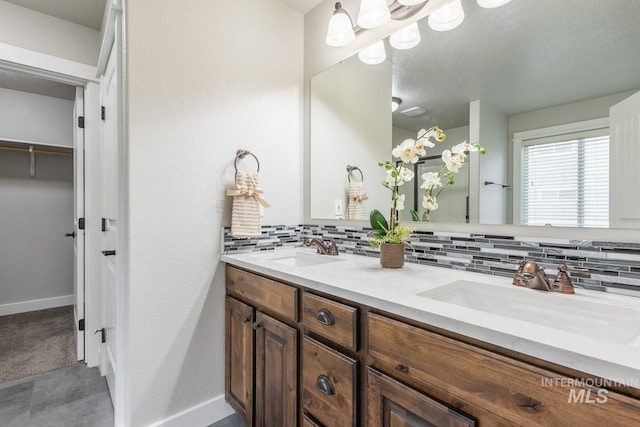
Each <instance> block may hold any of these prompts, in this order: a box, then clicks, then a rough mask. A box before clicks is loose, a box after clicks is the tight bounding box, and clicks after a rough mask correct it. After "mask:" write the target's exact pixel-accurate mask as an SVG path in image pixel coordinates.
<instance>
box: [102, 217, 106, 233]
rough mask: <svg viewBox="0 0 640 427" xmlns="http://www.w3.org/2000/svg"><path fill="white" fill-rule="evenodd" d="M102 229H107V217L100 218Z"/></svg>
mask: <svg viewBox="0 0 640 427" xmlns="http://www.w3.org/2000/svg"><path fill="white" fill-rule="evenodd" d="M102 231H107V218H102Z"/></svg>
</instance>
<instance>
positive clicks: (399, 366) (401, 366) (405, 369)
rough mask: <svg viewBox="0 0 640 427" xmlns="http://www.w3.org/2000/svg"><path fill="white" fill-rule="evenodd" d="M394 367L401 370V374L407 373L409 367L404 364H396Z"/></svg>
mask: <svg viewBox="0 0 640 427" xmlns="http://www.w3.org/2000/svg"><path fill="white" fill-rule="evenodd" d="M396 369H397V370H398V371H400V372H402V373H403V374H408V373H409V368H408V367H407V366H406V365H398V366H396Z"/></svg>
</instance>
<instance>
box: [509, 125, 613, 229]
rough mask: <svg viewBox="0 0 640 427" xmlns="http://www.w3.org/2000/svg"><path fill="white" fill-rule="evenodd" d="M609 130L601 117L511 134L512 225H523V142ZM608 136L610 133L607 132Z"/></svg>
mask: <svg viewBox="0 0 640 427" xmlns="http://www.w3.org/2000/svg"><path fill="white" fill-rule="evenodd" d="M603 128H607V129H608V128H609V117H602V118H598V119H592V120H584V121H580V122H573V123H566V124H563V125H558V126H550V127H545V128H539V129H532V130H527V131H521V132H514V134H513V140H512V142H513V211H512V214H513V224H514V225H523V224H522V221H521V220H520V214H521V211H522V206H521V203H520V201H521V197H522V147H523V145H524V142H525V141H528V140H531V139H538V138H547V137H552V136H557V135H563V134H573V133H578V132H586V131H591V130H597V129H603ZM609 134H610V132H609Z"/></svg>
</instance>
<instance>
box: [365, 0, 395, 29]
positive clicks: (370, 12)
mask: <svg viewBox="0 0 640 427" xmlns="http://www.w3.org/2000/svg"><path fill="white" fill-rule="evenodd" d="M390 19H391V12H389V6H387V1H386V0H362V1H361V2H360V13H359V14H358V25H359V26H361V27H362V28H376V27H379V26H381V25H384V24H386V23H387V22H388V21H389V20H390Z"/></svg>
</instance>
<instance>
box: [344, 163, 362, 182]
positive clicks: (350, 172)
mask: <svg viewBox="0 0 640 427" xmlns="http://www.w3.org/2000/svg"><path fill="white" fill-rule="evenodd" d="M354 171H358V172H360V182H364V174H363V173H362V171H361V170H360V168H359V167H357V166H351V165H347V179H348V180H349V182H351V174H352V173H353V172H354Z"/></svg>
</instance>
